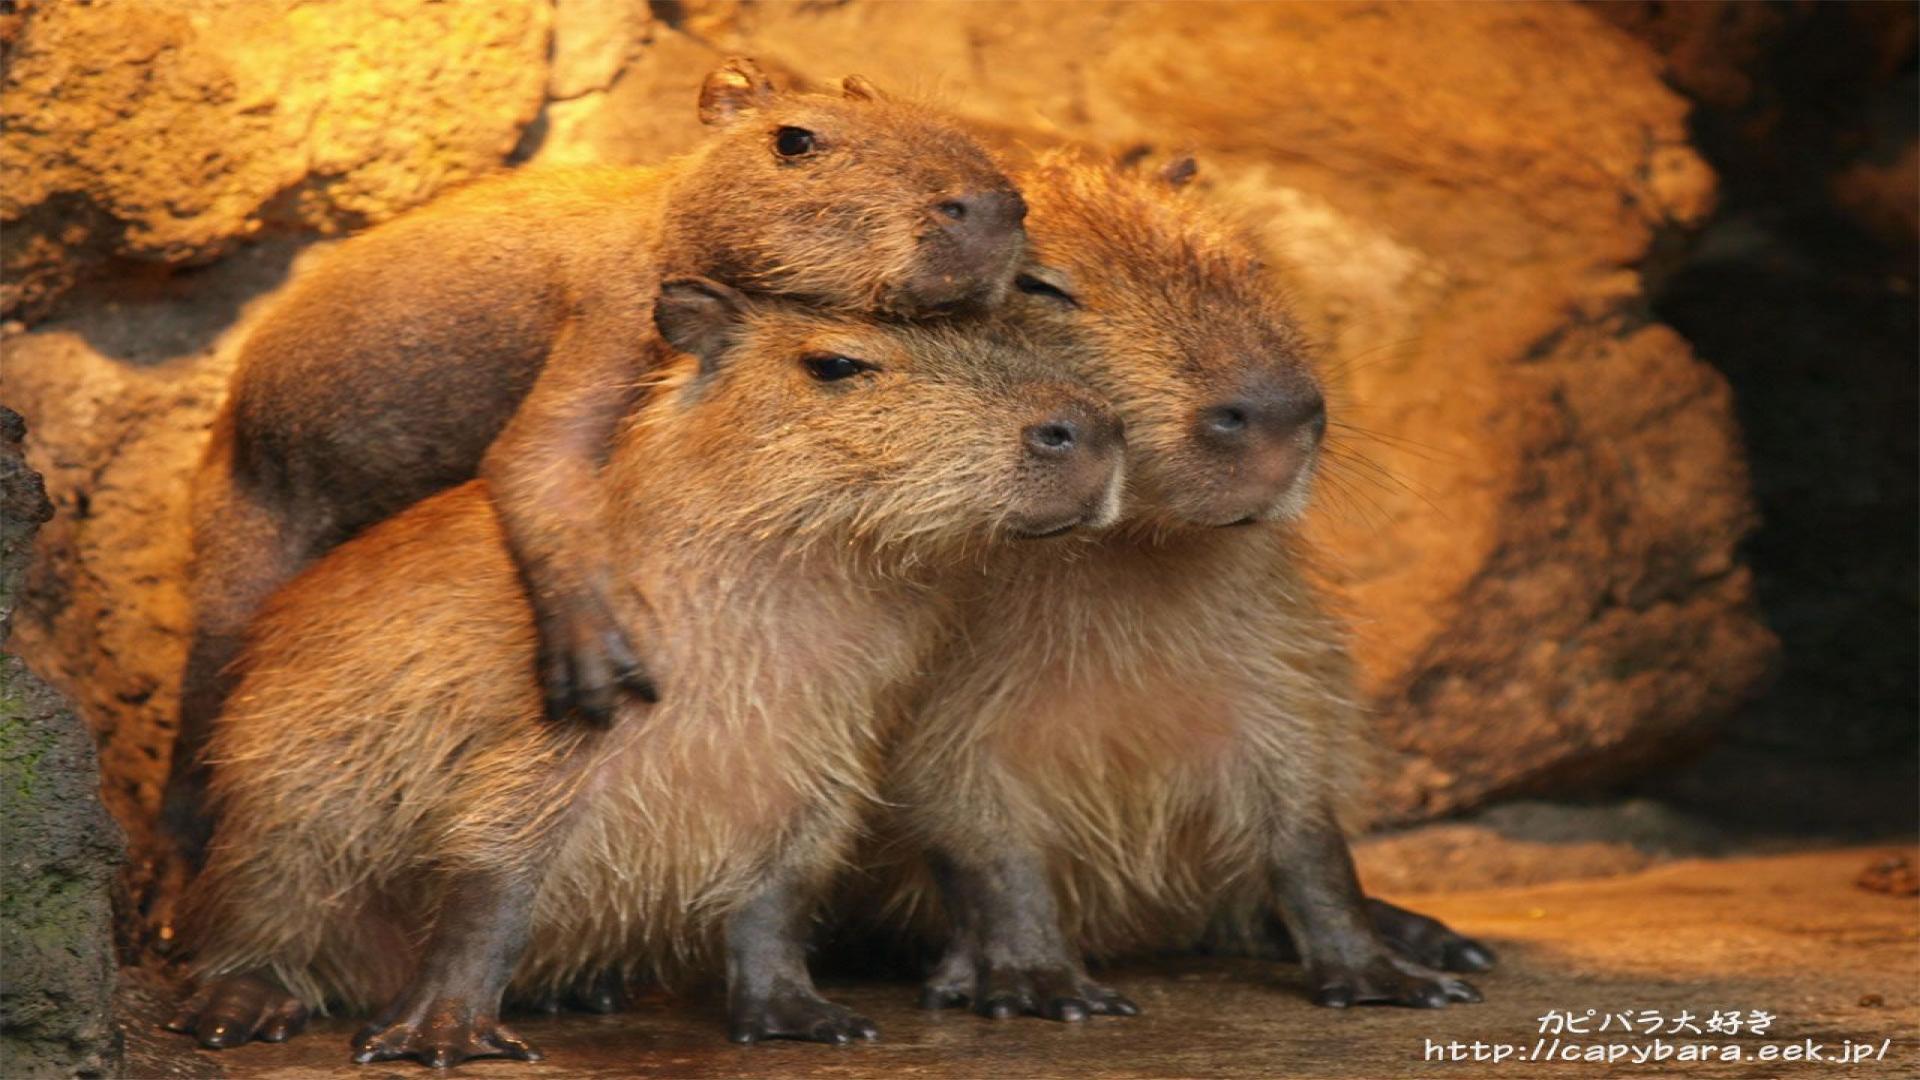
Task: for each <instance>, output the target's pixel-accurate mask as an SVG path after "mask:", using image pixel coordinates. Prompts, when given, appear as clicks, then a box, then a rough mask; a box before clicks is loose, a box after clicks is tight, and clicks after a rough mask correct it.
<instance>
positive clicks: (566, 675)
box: [539, 601, 660, 728]
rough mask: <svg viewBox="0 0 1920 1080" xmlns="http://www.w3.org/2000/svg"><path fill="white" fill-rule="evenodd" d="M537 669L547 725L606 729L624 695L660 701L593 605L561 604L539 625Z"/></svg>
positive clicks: (613, 625) (616, 627) (626, 644)
mask: <svg viewBox="0 0 1920 1080" xmlns="http://www.w3.org/2000/svg"><path fill="white" fill-rule="evenodd" d="M539 665H540V682H541V687H542V689H543V690H544V692H545V698H546V707H547V719H549V720H561V719H564V718H567V717H578V718H580V719H582V720H584V721H586V722H587V723H590V724H592V725H594V726H595V727H598V728H606V727H610V726H612V724H613V719H614V715H615V713H616V711H617V710H618V709H619V707H620V702H621V700H622V698H623V697H624V696H626V695H628V694H631V695H633V696H634V697H637V698H639V699H640V700H641V701H645V702H647V703H649V704H651V703H654V702H657V701H659V700H660V691H659V688H658V687H657V686H656V685H655V683H654V681H653V676H652V674H651V673H650V672H648V670H647V667H646V665H645V664H643V663H642V662H641V661H640V657H639V655H638V654H636V653H635V652H634V648H633V643H632V642H631V641H629V640H628V639H627V634H626V631H625V630H623V629H622V628H621V627H620V624H619V623H618V622H616V621H615V620H614V619H613V617H612V616H611V615H609V614H608V613H607V612H606V610H605V608H604V607H603V606H601V605H599V604H597V603H592V602H585V601H583V602H578V603H570V604H564V605H562V606H560V607H559V608H558V609H557V610H556V611H555V612H554V614H553V616H552V617H551V618H547V619H543V620H541V623H540V653H539Z"/></svg>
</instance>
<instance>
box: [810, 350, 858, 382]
mask: <svg viewBox="0 0 1920 1080" xmlns="http://www.w3.org/2000/svg"><path fill="white" fill-rule="evenodd" d="M800 362H801V363H803V364H805V365H806V366H807V374H809V375H811V376H813V377H814V378H816V379H818V380H820V381H821V382H839V381H840V380H841V379H850V378H852V377H853V376H855V375H858V374H860V373H861V372H863V371H872V370H873V365H872V364H868V363H865V362H863V361H860V360H855V359H854V358H853V357H851V356H837V355H834V354H831V353H816V354H815V355H812V356H808V357H805V358H804V359H802V360H801V361H800Z"/></svg>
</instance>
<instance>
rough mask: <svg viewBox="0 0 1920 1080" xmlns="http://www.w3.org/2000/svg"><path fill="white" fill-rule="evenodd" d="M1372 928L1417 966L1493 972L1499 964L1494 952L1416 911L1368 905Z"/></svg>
mask: <svg viewBox="0 0 1920 1080" xmlns="http://www.w3.org/2000/svg"><path fill="white" fill-rule="evenodd" d="M1367 909H1368V914H1369V915H1370V916H1371V917H1372V920H1373V928H1374V930H1376V931H1377V932H1378V933H1379V934H1380V936H1381V937H1382V938H1383V939H1385V940H1386V943H1387V944H1388V945H1391V946H1393V948H1394V950H1395V951H1396V952H1398V953H1400V955H1402V956H1404V957H1406V958H1407V959H1409V960H1412V961H1413V962H1414V963H1417V964H1421V965H1424V966H1426V967H1430V968H1435V969H1438V970H1440V971H1454V972H1481V971H1491V970H1492V969H1493V965H1494V963H1495V961H1496V959H1497V958H1496V957H1495V956H1494V954H1493V950H1492V949H1490V948H1488V947H1487V946H1485V945H1483V944H1481V943H1480V942H1478V941H1475V940H1473V939H1472V938H1470V937H1466V936H1465V935H1462V934H1458V933H1455V932H1454V930H1453V928H1452V927H1450V926H1448V925H1447V924H1446V923H1443V922H1441V921H1440V920H1438V919H1433V918H1429V917H1427V916H1425V915H1422V914H1420V913H1419V912H1417V911H1408V910H1407V909H1406V908H1403V907H1398V906H1396V905H1393V904H1389V903H1387V902H1386V901H1385V900H1369V901H1367Z"/></svg>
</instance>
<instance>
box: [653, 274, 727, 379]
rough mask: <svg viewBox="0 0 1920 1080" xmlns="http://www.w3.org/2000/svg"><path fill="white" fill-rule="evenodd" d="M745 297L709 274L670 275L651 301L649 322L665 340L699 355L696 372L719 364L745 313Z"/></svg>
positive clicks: (712, 369) (682, 349)
mask: <svg viewBox="0 0 1920 1080" xmlns="http://www.w3.org/2000/svg"><path fill="white" fill-rule="evenodd" d="M746 310H747V309H746V298H745V297H743V296H741V295H740V293H739V292H737V291H735V290H734V289H732V288H730V287H729V286H726V285H722V284H720V283H719V282H717V281H714V280H712V279H711V278H703V277H693V276H684V277H670V278H668V279H666V280H665V281H662V282H661V283H660V296H659V297H658V298H657V299H655V300H654V302H653V325H654V326H655V327H656V328H657V329H658V330H659V331H660V336H661V337H662V338H665V339H666V342H667V344H669V345H672V346H673V347H674V348H676V349H679V350H680V351H681V352H683V353H686V354H688V355H690V356H696V357H699V359H700V374H702V375H707V374H711V373H712V372H714V371H716V370H718V369H719V367H720V362H721V359H722V358H723V357H725V355H726V352H727V349H728V348H729V347H730V346H731V345H732V344H733V339H734V332H735V331H736V330H738V329H739V326H740V320H741V319H742V318H743V317H745V315H746Z"/></svg>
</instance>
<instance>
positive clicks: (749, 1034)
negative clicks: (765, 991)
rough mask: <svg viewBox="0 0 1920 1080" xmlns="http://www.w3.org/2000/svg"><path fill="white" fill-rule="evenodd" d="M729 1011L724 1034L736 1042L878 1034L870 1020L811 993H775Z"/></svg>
mask: <svg viewBox="0 0 1920 1080" xmlns="http://www.w3.org/2000/svg"><path fill="white" fill-rule="evenodd" d="M729 1014H730V1015H729V1016H728V1021H727V1037H728V1038H730V1039H732V1040H733V1041H734V1042H737V1043H751V1042H759V1041H760V1040H762V1039H803V1040H806V1041H808V1042H822V1043H836V1044H837V1043H848V1042H852V1041H853V1040H855V1039H877V1038H879V1037H880V1029H879V1028H877V1027H875V1026H874V1025H873V1021H871V1020H869V1019H867V1018H866V1017H864V1016H860V1015H858V1014H856V1013H853V1012H851V1011H849V1010H847V1009H843V1008H841V1007H840V1006H838V1005H835V1004H834V1003H833V1002H831V1001H828V1000H826V999H825V998H823V997H820V996H819V995H818V994H814V993H811V992H803V991H785V992H775V993H773V994H770V995H768V996H766V997H762V998H755V999H749V1000H745V1001H740V1002H737V1003H735V1004H734V1006H733V1007H732V1008H731V1009H729Z"/></svg>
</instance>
